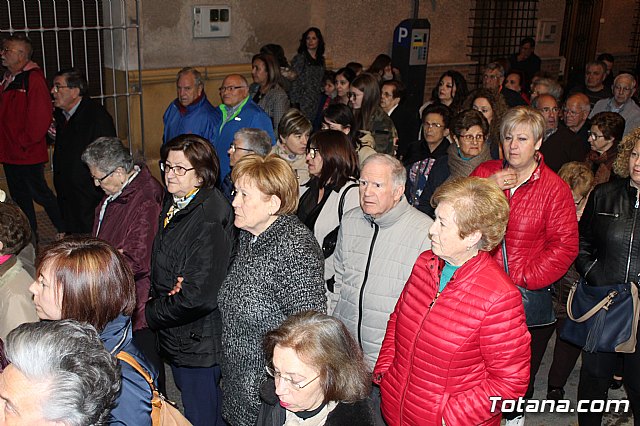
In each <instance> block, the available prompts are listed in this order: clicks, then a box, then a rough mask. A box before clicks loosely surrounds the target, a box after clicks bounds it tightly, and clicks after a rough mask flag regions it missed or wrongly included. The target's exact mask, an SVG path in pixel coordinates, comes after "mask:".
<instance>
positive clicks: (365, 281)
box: [358, 222, 380, 347]
mask: <svg viewBox="0 0 640 426" xmlns="http://www.w3.org/2000/svg"><path fill="white" fill-rule="evenodd" d="M371 226H373V227H374V231H373V238H372V239H371V245H370V246H369V256H368V257H367V267H366V268H365V269H364V279H363V280H362V285H361V286H360V299H359V301H358V344H359V345H360V347H362V330H361V327H362V302H363V300H364V287H365V285H366V284H367V279H368V278H369V267H370V266H371V256H372V254H373V246H374V245H375V244H376V238H377V237H378V230H379V229H380V227H379V226H378V224H377V223H375V222H372V223H371Z"/></svg>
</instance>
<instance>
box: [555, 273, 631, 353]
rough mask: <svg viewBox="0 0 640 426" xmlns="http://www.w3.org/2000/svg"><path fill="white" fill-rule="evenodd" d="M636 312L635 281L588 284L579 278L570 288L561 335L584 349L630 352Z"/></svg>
mask: <svg viewBox="0 0 640 426" xmlns="http://www.w3.org/2000/svg"><path fill="white" fill-rule="evenodd" d="M639 314H640V303H639V301H638V284H636V283H633V282H629V283H624V284H615V285H608V286H591V285H589V284H588V283H587V281H586V280H585V279H584V278H580V279H579V280H578V281H576V282H575V283H574V284H573V286H572V287H571V290H570V291H569V298H568V299H567V315H568V317H569V321H565V324H564V326H563V328H562V330H561V332H560V337H561V338H562V339H564V340H566V341H568V342H570V343H573V344H575V345H577V346H580V347H582V348H583V349H584V350H585V351H587V352H621V353H633V352H635V350H636V338H637V332H638V319H639Z"/></svg>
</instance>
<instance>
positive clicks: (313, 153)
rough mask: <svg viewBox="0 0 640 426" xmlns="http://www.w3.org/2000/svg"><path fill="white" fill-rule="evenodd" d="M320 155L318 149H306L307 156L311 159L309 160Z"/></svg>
mask: <svg viewBox="0 0 640 426" xmlns="http://www.w3.org/2000/svg"><path fill="white" fill-rule="evenodd" d="M318 154H320V150H319V149H318V148H307V155H308V156H309V157H311V159H314V158H316V155H318Z"/></svg>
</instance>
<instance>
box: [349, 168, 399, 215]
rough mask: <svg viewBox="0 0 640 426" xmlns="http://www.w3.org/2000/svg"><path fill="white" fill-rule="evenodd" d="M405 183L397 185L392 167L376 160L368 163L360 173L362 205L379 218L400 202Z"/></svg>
mask: <svg viewBox="0 0 640 426" xmlns="http://www.w3.org/2000/svg"><path fill="white" fill-rule="evenodd" d="M403 193H404V185H399V186H395V185H394V183H393V179H392V177H391V167H390V166H388V165H387V164H384V163H378V162H375V161H372V162H369V163H367V165H366V166H365V167H364V168H363V169H362V172H361V173H360V207H362V211H363V212H365V213H366V214H368V215H371V216H373V217H374V218H376V219H378V218H380V217H381V216H382V215H383V214H385V213H386V212H388V211H389V210H391V209H392V208H393V207H395V206H396V204H398V201H400V198H401V197H402V194H403Z"/></svg>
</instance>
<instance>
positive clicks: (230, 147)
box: [229, 143, 255, 153]
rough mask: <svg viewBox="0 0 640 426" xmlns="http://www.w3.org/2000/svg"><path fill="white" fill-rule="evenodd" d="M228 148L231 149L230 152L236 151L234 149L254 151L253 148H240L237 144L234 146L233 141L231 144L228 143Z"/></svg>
mask: <svg viewBox="0 0 640 426" xmlns="http://www.w3.org/2000/svg"><path fill="white" fill-rule="evenodd" d="M229 149H230V150H231V153H234V152H236V150H240V151H247V152H255V151H254V150H253V149H248V148H240V147H239V146H236V144H235V143H232V144H231V145H229Z"/></svg>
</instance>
